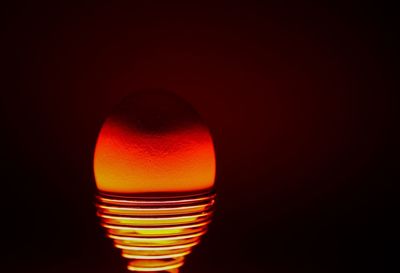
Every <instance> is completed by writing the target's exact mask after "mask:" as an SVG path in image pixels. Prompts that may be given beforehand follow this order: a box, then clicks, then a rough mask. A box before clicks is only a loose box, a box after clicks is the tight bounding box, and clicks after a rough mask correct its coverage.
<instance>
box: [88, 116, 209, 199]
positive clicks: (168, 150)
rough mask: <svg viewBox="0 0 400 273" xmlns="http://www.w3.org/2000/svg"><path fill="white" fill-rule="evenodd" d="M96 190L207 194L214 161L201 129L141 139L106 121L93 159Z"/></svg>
mask: <svg viewBox="0 0 400 273" xmlns="http://www.w3.org/2000/svg"><path fill="white" fill-rule="evenodd" d="M94 171H95V177H96V183H97V187H98V188H99V189H100V190H102V191H105V192H117V193H145V192H147V193H148V192H188V191H198V190H203V189H207V188H211V187H212V186H213V185H214V178H215V155H214V148H213V144H212V139H211V136H210V134H209V132H208V130H207V129H206V128H204V127H202V126H192V127H191V128H185V129H183V130H179V131H177V132H172V133H168V134H163V135H157V134H155V135H151V134H148V135H146V134H142V133H140V132H135V131H132V130H129V128H126V127H124V126H123V125H121V124H119V123H118V122H115V121H113V120H112V119H109V120H108V121H107V122H106V123H105V124H104V126H103V128H102V130H101V132H100V135H99V138H98V140H97V145H96V151H95V156H94Z"/></svg>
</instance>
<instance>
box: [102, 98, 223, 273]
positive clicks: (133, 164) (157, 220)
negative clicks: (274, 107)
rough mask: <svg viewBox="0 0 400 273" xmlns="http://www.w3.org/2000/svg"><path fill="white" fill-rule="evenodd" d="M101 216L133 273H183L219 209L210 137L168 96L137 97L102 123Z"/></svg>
mask: <svg viewBox="0 0 400 273" xmlns="http://www.w3.org/2000/svg"><path fill="white" fill-rule="evenodd" d="M94 175H95V180H96V185H97V188H98V190H99V191H98V195H97V212H98V215H99V216H100V219H101V224H102V226H103V227H105V229H106V231H107V235H108V237H110V238H111V239H113V241H114V245H115V247H117V248H119V249H121V252H122V256H123V257H125V258H127V259H128V269H129V270H131V271H139V272H140V271H142V272H160V271H168V272H178V270H179V267H181V266H182V265H183V263H184V258H185V256H186V255H188V254H189V253H190V252H191V251H192V248H193V247H194V246H195V245H197V244H198V243H199V241H200V237H201V236H202V235H203V234H205V232H206V231H207V226H208V224H209V223H210V221H211V216H212V213H213V207H214V198H215V193H214V180H215V153H214V146H213V142H212V139H211V135H210V132H209V130H208V128H207V126H206V125H205V124H204V123H203V121H202V120H201V118H200V116H199V114H198V113H197V112H196V111H195V110H194V109H193V108H192V107H191V106H190V105H188V104H187V103H186V102H184V101H183V100H181V99H180V98H178V97H176V96H175V95H173V94H171V93H168V92H164V91H147V92H139V93H135V94H132V95H131V96H129V97H127V98H126V99H124V100H123V101H122V102H121V103H120V104H119V105H117V107H116V108H115V110H114V111H113V112H112V113H111V115H110V116H109V117H108V118H107V119H106V121H105V122H104V124H103V126H102V128H101V131H100V134H99V136H98V139H97V144H96V149H95V153H94Z"/></svg>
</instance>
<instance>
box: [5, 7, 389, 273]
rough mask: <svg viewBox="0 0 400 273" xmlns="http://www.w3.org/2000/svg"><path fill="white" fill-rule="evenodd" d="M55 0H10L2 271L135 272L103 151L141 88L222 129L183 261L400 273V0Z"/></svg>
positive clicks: (255, 271) (253, 269) (231, 268)
mask: <svg viewBox="0 0 400 273" xmlns="http://www.w3.org/2000/svg"><path fill="white" fill-rule="evenodd" d="M57 2H58V1H52V2H48V3H39V2H38V1H32V2H31V3H30V4H15V5H5V6H3V8H2V11H3V12H4V16H2V18H3V19H4V20H5V22H4V23H3V24H2V28H4V30H5V31H4V32H3V35H2V38H3V42H2V43H3V46H4V49H3V50H2V53H3V54H2V55H3V61H2V63H3V65H4V67H5V72H4V73H3V77H4V79H3V81H2V82H3V86H2V88H1V101H0V103H1V104H0V106H1V139H0V140H1V146H2V148H1V156H2V159H3V160H2V163H1V173H2V182H1V183H2V197H1V203H2V204H3V205H2V217H1V226H2V228H4V229H5V231H4V232H2V239H1V252H2V253H1V258H2V259H4V261H3V262H2V263H1V268H0V271H1V272H43V273H49V272H60V273H64V272H76V273H81V272H82V273H83V272H97V273H103V272H114V273H118V272H125V262H124V261H123V259H122V258H120V256H119V253H118V252H117V251H116V250H115V249H114V248H113V247H112V244H111V241H110V240H108V239H106V238H105V236H104V233H103V231H102V229H101V228H100V226H99V225H98V222H97V218H96V216H95V209H94V205H93V201H94V194H95V186H94V181H93V175H92V155H93V149H94V145H95V141H96V136H97V133H98V132H99V129H100V126H101V124H102V122H103V120H104V119H105V117H106V116H107V114H108V113H109V111H110V110H111V109H112V107H113V106H114V105H115V104H116V103H118V102H119V101H120V99H121V98H123V97H124V96H125V95H127V94H129V93H130V92H132V91H134V90H138V89H142V88H163V89H168V90H171V91H173V92H175V93H177V94H178V95H180V96H181V97H183V98H184V99H185V100H187V101H188V102H189V103H191V104H192V105H193V106H194V107H195V108H196V109H197V110H198V111H199V112H200V113H201V114H202V115H203V117H204V119H205V120H206V121H207V122H208V124H209V125H210V128H211V130H212V133H213V136H214V140H215V145H216V151H217V160H218V161H217V164H218V166H217V172H218V174H217V184H218V187H217V190H218V194H219V195H218V211H217V214H216V216H215V218H214V221H213V224H212V226H211V229H210V231H209V233H208V234H207V235H206V237H205V238H204V241H203V243H202V244H201V246H199V247H197V248H196V250H195V251H194V253H193V254H191V255H190V256H189V257H188V259H187V262H186V265H185V267H184V268H183V270H182V272H186V273H205V272H210V273H211V272H219V273H222V272H244V273H247V272H249V273H259V272H271V273H273V272H277V273H280V272H282V273H289V272H290V273H291V272H293V273H294V272H352V273H355V272H366V271H373V272H391V269H390V266H389V262H390V259H391V257H390V256H391V255H393V254H391V251H390V248H389V242H390V241H393V238H392V233H391V232H390V229H391V228H390V226H391V224H390V221H389V219H390V218H389V217H388V210H389V208H390V207H391V206H392V205H393V204H394V198H393V197H391V195H389V192H390V191H392V189H391V185H392V183H391V182H392V181H393V174H394V171H395V168H394V167H395V166H394V161H393V159H392V158H393V157H392V150H393V144H394V141H393V140H394V137H392V135H393V134H392V132H394V119H393V117H392V112H393V110H394V107H395V101H394V98H393V92H392V90H393V76H394V73H393V71H392V70H391V65H392V64H391V62H392V61H391V60H392V57H393V56H394V51H395V50H394V49H395V48H394V45H393V39H394V21H395V16H394V14H395V9H394V7H390V6H387V5H386V4H385V3H383V2H380V4H377V3H374V4H373V5H369V4H366V3H358V4H356V3H349V2H348V1H345V2H343V3H336V4H332V5H327V4H321V3H319V2H318V1H315V3H311V2H310V3H304V2H302V3H300V2H297V1H296V2H294V3H288V2H286V3H285V4H279V5H278V4H268V5H261V4H238V3H233V2H227V3H226V4H224V5H217V4H207V5H206V4H204V3H202V4H199V5H195V4H187V3H186V4H171V3H168V2H169V1H164V2H165V3H163V4H160V3H158V4H155V3H153V2H152V1H143V2H146V4H139V3H138V2H137V3H136V4H131V5H110V4H97V5H89V4H87V5H83V4H82V5H72V4H60V3H58V4H55V3H57ZM394 215H396V214H394Z"/></svg>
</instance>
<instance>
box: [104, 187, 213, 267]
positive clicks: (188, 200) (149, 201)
mask: <svg viewBox="0 0 400 273" xmlns="http://www.w3.org/2000/svg"><path fill="white" fill-rule="evenodd" d="M214 198H215V194H214V193H213V192H208V193H206V194H197V195H188V196H181V197H162V198H154V197H121V196H114V195H106V194H98V196H97V212H98V216H99V217H100V219H101V225H102V226H103V227H105V229H106V230H107V236H108V237H110V238H111V239H113V241H114V245H115V247H117V248H119V249H121V252H122V256H123V257H125V258H126V259H128V269H129V270H130V271H137V272H162V271H167V272H171V273H172V272H173V273H176V272H178V269H179V267H181V266H182V265H183V263H184V259H185V256H186V255H188V254H189V253H190V252H191V251H192V248H193V247H194V246H195V245H197V244H198V243H199V242H200V237H201V236H202V235H203V234H205V233H206V231H207V226H208V224H209V223H210V221H211V216H212V213H213V208H214Z"/></svg>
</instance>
